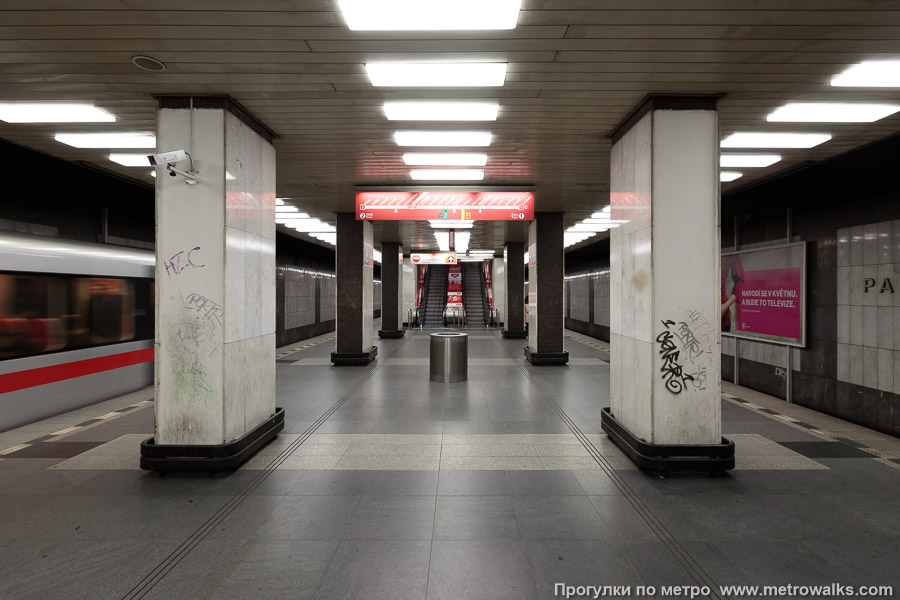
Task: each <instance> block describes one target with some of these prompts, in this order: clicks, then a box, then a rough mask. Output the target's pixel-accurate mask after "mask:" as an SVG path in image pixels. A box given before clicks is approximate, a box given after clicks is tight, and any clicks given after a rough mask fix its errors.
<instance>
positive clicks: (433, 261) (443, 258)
mask: <svg viewBox="0 0 900 600" xmlns="http://www.w3.org/2000/svg"><path fill="white" fill-rule="evenodd" d="M409 258H410V260H411V261H412V262H413V264H414V265H455V264H456V263H457V261H458V259H457V257H456V252H434V253H422V252H413V253H412V254H410V255H409Z"/></svg>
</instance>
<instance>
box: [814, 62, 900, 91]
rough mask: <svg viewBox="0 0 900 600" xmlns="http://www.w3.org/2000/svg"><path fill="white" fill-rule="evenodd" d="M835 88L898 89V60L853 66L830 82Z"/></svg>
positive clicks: (899, 70)
mask: <svg viewBox="0 0 900 600" xmlns="http://www.w3.org/2000/svg"><path fill="white" fill-rule="evenodd" d="M831 85H833V86H837V87H900V60H878V61H869V62H864V63H860V64H858V65H853V66H852V67H850V68H849V69H847V70H846V71H844V72H843V73H841V74H840V75H838V76H837V77H835V78H834V79H832V80H831Z"/></svg>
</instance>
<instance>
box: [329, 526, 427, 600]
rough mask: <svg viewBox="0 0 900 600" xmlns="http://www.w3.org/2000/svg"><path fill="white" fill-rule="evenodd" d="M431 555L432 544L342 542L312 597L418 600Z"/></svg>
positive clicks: (330, 599) (366, 541)
mask: <svg viewBox="0 0 900 600" xmlns="http://www.w3.org/2000/svg"><path fill="white" fill-rule="evenodd" d="M430 555H431V542H402V541H371V540H345V541H343V542H341V543H340V545H339V546H338V549H337V551H336V552H335V555H334V557H333V558H332V560H331V564H330V565H329V567H328V570H327V571H326V573H325V577H324V578H323V580H322V583H321V584H320V585H319V588H318V590H316V593H315V595H314V596H313V597H314V598H318V599H320V600H338V599H344V598H370V599H372V600H406V599H408V600H421V599H422V598H424V597H425V589H426V584H427V581H428V562H429V558H430Z"/></svg>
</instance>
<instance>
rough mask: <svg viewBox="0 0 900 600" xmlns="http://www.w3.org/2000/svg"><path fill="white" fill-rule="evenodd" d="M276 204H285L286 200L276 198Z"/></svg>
mask: <svg viewBox="0 0 900 600" xmlns="http://www.w3.org/2000/svg"><path fill="white" fill-rule="evenodd" d="M275 206H284V200H282V199H281V198H275Z"/></svg>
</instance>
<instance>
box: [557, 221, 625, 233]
mask: <svg viewBox="0 0 900 600" xmlns="http://www.w3.org/2000/svg"><path fill="white" fill-rule="evenodd" d="M618 226H619V225H618V223H576V224H575V225H572V226H571V227H569V228H568V229H566V231H568V232H570V233H578V232H588V231H593V232H598V231H609V230H610V229H612V228H614V227H618Z"/></svg>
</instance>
